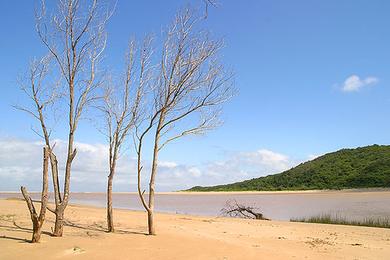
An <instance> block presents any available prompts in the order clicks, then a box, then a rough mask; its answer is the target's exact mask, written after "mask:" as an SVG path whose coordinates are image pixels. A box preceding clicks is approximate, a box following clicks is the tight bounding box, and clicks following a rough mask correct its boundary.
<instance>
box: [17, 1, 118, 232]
mask: <svg viewBox="0 0 390 260" xmlns="http://www.w3.org/2000/svg"><path fill="white" fill-rule="evenodd" d="M41 3H42V4H41V11H40V12H39V13H37V14H36V29H37V32H38V36H39V37H40V39H41V41H42V43H43V45H44V46H45V47H46V48H47V50H48V52H49V58H44V59H42V60H41V61H40V62H38V63H36V64H33V65H32V69H31V73H30V75H31V79H30V80H31V84H30V85H31V86H30V87H22V89H23V90H24V91H25V92H26V94H27V95H28V96H29V97H30V98H31V99H32V100H33V101H34V105H35V107H34V108H25V107H17V108H19V109H21V110H23V111H26V112H28V113H29V114H31V115H33V117H34V118H36V119H38V120H39V121H40V124H41V130H42V134H39V135H40V136H41V137H43V138H44V140H45V143H46V145H47V147H48V149H49V150H50V153H49V155H50V162H51V172H52V177H53V178H52V179H53V188H54V200H55V209H54V210H53V213H54V214H55V215H56V221H55V226H54V231H53V236H62V234H63V225H64V212H65V209H66V206H67V205H68V202H69V195H70V176H71V168H72V163H73V160H74V158H75V156H76V149H75V147H74V138H75V133H76V130H77V127H78V123H79V120H80V117H81V115H82V114H83V112H84V110H85V109H86V108H87V107H88V106H89V105H90V104H91V102H93V101H94V100H96V99H97V98H98V96H97V95H96V90H97V89H98V88H99V87H101V82H100V81H99V79H98V77H97V75H96V73H97V66H98V64H99V60H100V57H101V54H102V52H103V51H104V49H105V46H106V34H105V25H106V23H107V21H108V19H109V17H110V16H111V13H107V12H106V11H105V10H104V9H103V8H105V7H104V6H102V5H100V4H98V1H97V0H93V1H90V2H86V1H82V0H60V1H58V5H57V10H56V12H54V13H53V14H49V15H47V14H46V6H45V2H44V1H42V2H41ZM99 3H100V1H99ZM51 60H52V61H54V62H53V64H50V61H51ZM49 64H50V65H53V66H51V67H53V73H52V74H53V75H52V76H53V77H54V78H59V79H60V80H59V84H58V85H53V84H49V83H47V82H46V86H45V84H44V82H43V79H44V77H45V76H46V75H47V74H48V71H49V67H50V66H49ZM57 86H59V88H58V89H59V90H58V91H54V89H55V88H56V87H57ZM58 93H62V95H57V94H58ZM52 94H53V95H52ZM58 96H61V97H62V98H64V99H65V103H66V104H67V105H68V106H67V107H68V127H69V131H68V137H67V141H68V142H67V156H66V157H67V159H66V164H65V177H64V186H63V191H62V193H61V190H60V183H59V174H58V161H57V158H56V156H55V154H54V153H53V148H54V146H51V140H50V131H48V128H47V126H46V121H45V116H46V115H45V109H46V107H47V106H48V105H50V104H52V103H54V102H55V101H56V100H57V97H58ZM37 133H38V132H37Z"/></svg>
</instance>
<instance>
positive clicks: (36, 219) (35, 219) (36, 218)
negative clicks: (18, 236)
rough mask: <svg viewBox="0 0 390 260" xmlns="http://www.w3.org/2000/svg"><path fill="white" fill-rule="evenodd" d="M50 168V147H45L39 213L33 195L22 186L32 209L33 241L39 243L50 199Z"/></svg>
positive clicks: (21, 188)
mask: <svg viewBox="0 0 390 260" xmlns="http://www.w3.org/2000/svg"><path fill="white" fill-rule="evenodd" d="M48 170H49V149H48V147H44V148H43V170H42V192H41V209H40V212H39V215H38V213H37V211H36V209H35V206H34V204H33V202H32V199H31V197H30V196H29V195H28V192H27V189H26V188H25V187H23V186H22V187H20V190H21V192H22V194H23V197H24V199H25V201H26V203H27V207H28V209H29V211H30V216H31V220H32V223H33V234H32V238H31V242H32V243H37V242H39V240H40V239H41V233H42V226H43V223H44V222H45V215H46V206H47V201H48Z"/></svg>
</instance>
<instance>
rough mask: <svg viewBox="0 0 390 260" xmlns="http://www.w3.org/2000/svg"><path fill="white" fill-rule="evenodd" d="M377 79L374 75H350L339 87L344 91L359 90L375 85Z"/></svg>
mask: <svg viewBox="0 0 390 260" xmlns="http://www.w3.org/2000/svg"><path fill="white" fill-rule="evenodd" d="M378 81H379V79H378V78H375V77H366V78H360V77H359V76H357V75H351V76H350V77H348V78H347V79H346V80H345V81H344V84H343V86H342V88H341V89H342V90H343V91H344V92H354V91H359V90H360V89H361V88H363V87H367V86H373V85H375V84H376V83H378Z"/></svg>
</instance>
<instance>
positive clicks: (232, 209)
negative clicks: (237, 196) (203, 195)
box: [221, 200, 270, 220]
mask: <svg viewBox="0 0 390 260" xmlns="http://www.w3.org/2000/svg"><path fill="white" fill-rule="evenodd" d="M258 210H259V208H256V207H251V206H246V205H244V204H240V203H238V202H237V201H236V200H228V201H227V202H226V205H225V207H224V208H223V209H221V214H222V215H223V216H228V217H235V218H247V219H260V220H270V219H268V218H265V217H264V215H263V213H260V212H258Z"/></svg>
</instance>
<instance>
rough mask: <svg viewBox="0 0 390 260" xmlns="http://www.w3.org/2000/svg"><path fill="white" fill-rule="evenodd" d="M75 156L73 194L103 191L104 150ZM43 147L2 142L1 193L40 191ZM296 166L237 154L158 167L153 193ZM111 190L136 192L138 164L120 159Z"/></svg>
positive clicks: (61, 151)
mask: <svg viewBox="0 0 390 260" xmlns="http://www.w3.org/2000/svg"><path fill="white" fill-rule="evenodd" d="M75 145H76V147H77V149H78V153H77V156H76V158H75V161H74V164H73V167H72V170H73V172H72V183H71V190H72V191H104V190H105V185H106V181H107V175H108V165H107V162H108V159H107V158H108V154H107V146H106V145H103V144H86V143H76V144H75ZM42 146H43V143H41V142H33V141H26V140H20V139H0V190H18V189H19V187H20V185H26V186H27V187H28V188H29V190H35V191H38V190H40V188H41V187H40V185H41V176H42V172H41V169H42ZM55 152H56V154H57V157H58V158H59V167H60V173H61V175H62V174H63V172H64V165H65V163H64V161H65V155H66V142H64V141H61V140H56V148H55ZM296 164H297V162H295V161H294V160H292V159H290V158H289V157H288V156H286V155H284V154H281V153H277V152H274V151H271V150H267V149H260V150H257V151H251V152H235V153H232V154H230V155H229V156H227V157H226V158H224V159H223V160H219V161H209V162H205V163H199V164H193V165H190V164H180V163H177V162H174V161H160V162H159V172H158V175H157V183H156V184H157V190H160V191H169V190H179V189H186V188H189V187H192V186H195V185H216V184H222V183H230V182H235V181H240V180H244V179H250V178H255V177H259V176H265V175H268V174H273V173H278V172H281V171H283V170H286V169H288V168H290V167H292V166H294V165H296ZM149 165H150V161H145V162H144V169H143V172H144V178H143V179H142V183H143V186H144V188H146V187H147V184H148V183H147V177H148V174H149V171H150V166H149ZM114 190H116V191H135V190H136V160H135V158H134V157H132V156H131V154H130V155H129V154H123V155H122V156H121V158H120V159H119V161H118V164H117V174H116V176H115V180H114Z"/></svg>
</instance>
